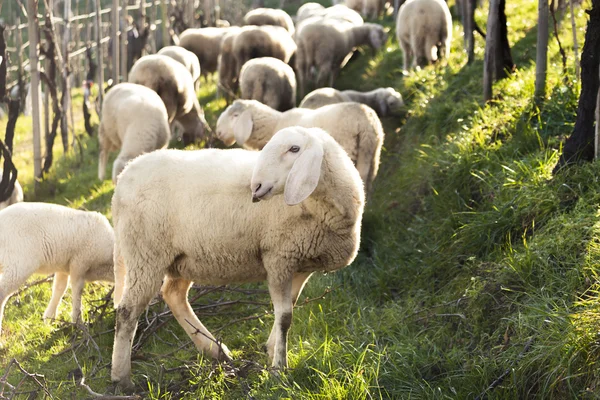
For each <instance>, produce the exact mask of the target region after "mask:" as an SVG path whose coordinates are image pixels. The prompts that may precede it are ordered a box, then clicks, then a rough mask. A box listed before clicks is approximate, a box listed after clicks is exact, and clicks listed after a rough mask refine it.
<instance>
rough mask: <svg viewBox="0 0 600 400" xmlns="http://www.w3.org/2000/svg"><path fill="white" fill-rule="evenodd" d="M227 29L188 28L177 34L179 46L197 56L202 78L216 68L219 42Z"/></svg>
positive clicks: (219, 47) (219, 48) (219, 50)
mask: <svg viewBox="0 0 600 400" xmlns="http://www.w3.org/2000/svg"><path fill="white" fill-rule="evenodd" d="M229 29H231V28H229V27H227V28H212V27H211V28H190V29H186V30H185V31H183V32H182V33H181V35H179V46H181V47H183V48H184V49H186V50H189V51H191V52H192V53H194V54H195V55H196V57H198V61H199V62H200V69H201V73H202V76H203V77H204V79H206V77H207V76H208V74H212V73H213V72H215V71H216V70H217V61H218V58H219V53H220V52H221V42H222V40H223V38H224V37H225V35H226V34H227V33H228V32H229Z"/></svg>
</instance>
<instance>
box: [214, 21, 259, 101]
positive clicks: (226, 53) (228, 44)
mask: <svg viewBox="0 0 600 400" xmlns="http://www.w3.org/2000/svg"><path fill="white" fill-rule="evenodd" d="M242 29H252V28H251V27H243V28H235V29H233V28H232V29H230V31H229V33H227V35H225V37H224V38H223V41H222V42H221V53H220V54H219V62H218V64H219V65H218V72H219V85H218V93H219V96H221V97H225V100H226V101H227V104H229V103H230V102H231V101H233V98H234V97H235V94H236V92H237V90H238V87H239V84H238V76H237V73H238V70H237V63H236V61H235V57H234V55H233V39H234V38H235V36H236V35H237V34H238V33H239V32H240V31H241V30H242Z"/></svg>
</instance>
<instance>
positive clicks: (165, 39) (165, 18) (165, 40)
mask: <svg viewBox="0 0 600 400" xmlns="http://www.w3.org/2000/svg"><path fill="white" fill-rule="evenodd" d="M168 7H169V0H164V1H162V2H161V5H160V15H161V16H160V17H161V19H162V46H161V47H165V46H168V45H170V44H171V41H170V40H169V27H168V25H167V24H168V22H169V14H168V12H167V8H168ZM156 50H159V49H158V48H157V49H156Z"/></svg>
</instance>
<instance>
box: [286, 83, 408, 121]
mask: <svg viewBox="0 0 600 400" xmlns="http://www.w3.org/2000/svg"><path fill="white" fill-rule="evenodd" d="M348 101H354V102H356V103H362V104H366V105H368V106H369V107H371V108H372V109H373V110H375V112H377V115H379V116H380V117H387V116H389V115H393V114H395V113H397V112H398V111H399V110H400V108H401V107H402V106H403V105H404V102H403V101H402V95H400V93H398V92H397V91H396V90H394V88H391V87H387V88H379V89H375V90H371V91H370V92H357V91H355V90H337V89H334V88H330V87H326V88H320V89H316V90H313V91H312V92H310V93H309V94H307V95H306V96H305V97H304V99H302V102H300V105H299V106H298V107H301V108H310V109H313V110H315V109H317V108H320V107H323V106H326V105H328V104H335V103H343V102H348Z"/></svg>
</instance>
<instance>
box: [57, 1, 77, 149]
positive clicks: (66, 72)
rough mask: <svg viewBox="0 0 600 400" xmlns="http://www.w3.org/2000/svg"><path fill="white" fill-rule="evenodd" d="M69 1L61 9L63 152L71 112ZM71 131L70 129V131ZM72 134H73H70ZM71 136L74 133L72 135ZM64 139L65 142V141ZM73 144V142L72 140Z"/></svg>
mask: <svg viewBox="0 0 600 400" xmlns="http://www.w3.org/2000/svg"><path fill="white" fill-rule="evenodd" d="M70 14H71V1H70V0H64V8H63V21H64V29H63V60H64V62H63V71H62V74H63V90H64V91H65V92H64V93H63V94H62V103H63V104H62V109H63V115H62V117H63V120H62V121H61V128H60V130H61V133H62V132H65V133H66V134H65V133H62V135H63V136H62V138H63V148H64V151H65V152H67V151H68V150H69V113H70V112H71V101H70V100H71V82H70V80H71V73H70V72H71V66H70V60H69V41H70V36H71V16H70ZM71 128H73V127H71ZM72 130H73V129H71V131H72ZM71 133H73V132H71ZM73 136H75V135H74V133H73ZM65 139H66V141H65ZM73 142H75V140H73Z"/></svg>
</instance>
